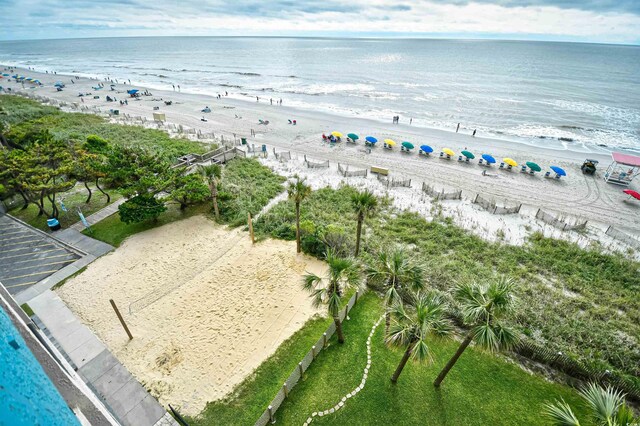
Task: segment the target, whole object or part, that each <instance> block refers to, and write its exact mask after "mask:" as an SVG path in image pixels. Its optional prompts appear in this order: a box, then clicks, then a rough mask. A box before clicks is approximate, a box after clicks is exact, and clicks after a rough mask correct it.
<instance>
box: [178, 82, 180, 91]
mask: <svg viewBox="0 0 640 426" xmlns="http://www.w3.org/2000/svg"><path fill="white" fill-rule="evenodd" d="M179 91H180V85H179V84H178V92H179Z"/></svg>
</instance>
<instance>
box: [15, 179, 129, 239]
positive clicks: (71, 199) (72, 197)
mask: <svg viewBox="0 0 640 426" xmlns="http://www.w3.org/2000/svg"><path fill="white" fill-rule="evenodd" d="M101 187H102V185H101ZM89 188H91V190H92V191H93V196H92V197H91V201H90V202H89V203H88V204H87V203H86V200H87V194H88V192H87V190H86V188H85V187H84V185H83V184H82V183H80V182H78V183H77V184H76V186H75V187H74V188H73V189H72V190H70V191H68V192H65V193H62V194H58V195H57V197H56V200H57V201H58V203H57V205H58V209H60V203H59V201H60V199H63V201H64V205H65V206H66V207H67V211H66V212H63V211H62V210H60V216H59V217H58V220H59V221H60V225H62V227H63V228H68V227H69V226H71V225H73V224H74V223H76V222H78V221H80V217H79V216H78V213H77V211H76V208H80V209H81V210H82V213H83V214H84V215H85V217H87V216H89V215H90V214H93V213H95V212H97V211H98V210H100V209H102V208H104V207H106V206H107V197H106V196H104V195H103V194H102V193H101V192H100V191H98V190H97V189H96V187H95V185H94V184H89ZM105 192H108V193H109V195H110V196H111V202H112V203H113V202H114V201H116V200H118V199H120V198H122V195H120V193H119V192H117V191H114V190H106V189H105ZM45 209H46V210H47V211H51V202H49V200H48V199H45ZM9 213H10V214H11V215H13V216H15V217H17V218H18V219H20V220H22V221H24V222H26V223H28V224H29V225H31V226H33V227H34V228H38V229H41V230H43V231H48V230H49V227H48V226H47V219H48V217H46V216H44V215H43V216H38V208H37V207H36V206H35V205H33V204H29V206H28V207H27V208H26V209H24V210H23V209H22V208H21V207H18V208H15V209H13V210H11V211H10V212H9Z"/></svg>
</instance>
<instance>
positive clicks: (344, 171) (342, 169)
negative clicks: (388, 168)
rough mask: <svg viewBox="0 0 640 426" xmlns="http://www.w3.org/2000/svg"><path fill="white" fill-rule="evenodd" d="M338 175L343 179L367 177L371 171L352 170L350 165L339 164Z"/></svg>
mask: <svg viewBox="0 0 640 426" xmlns="http://www.w3.org/2000/svg"><path fill="white" fill-rule="evenodd" d="M338 173H340V174H341V175H342V176H343V177H356V176H362V177H367V175H368V173H369V171H368V170H367V169H355V170H353V169H352V170H350V169H349V166H348V165H347V166H343V165H342V164H340V163H338Z"/></svg>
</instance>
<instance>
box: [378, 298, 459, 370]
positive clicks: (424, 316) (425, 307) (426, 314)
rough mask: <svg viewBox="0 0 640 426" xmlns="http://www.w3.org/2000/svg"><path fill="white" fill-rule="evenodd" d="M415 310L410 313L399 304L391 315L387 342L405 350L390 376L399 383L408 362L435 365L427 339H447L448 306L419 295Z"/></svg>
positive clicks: (414, 299) (442, 301)
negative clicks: (444, 337)
mask: <svg viewBox="0 0 640 426" xmlns="http://www.w3.org/2000/svg"><path fill="white" fill-rule="evenodd" d="M412 304H413V307H414V308H413V309H410V310H407V309H405V307H404V304H403V303H402V302H398V303H396V304H395V305H394V306H393V308H392V310H391V313H392V315H393V319H394V322H393V325H392V327H391V329H390V330H389V332H388V333H387V335H386V336H387V337H386V339H385V341H386V343H387V344H388V345H393V346H400V347H403V348H406V349H405V351H404V355H403V357H402V359H401V360H400V364H398V367H397V368H396V371H395V372H394V373H393V376H391V382H393V383H396V382H397V381H398V377H400V373H402V370H403V369H404V366H405V365H406V363H407V361H408V360H409V359H412V360H414V361H417V362H420V363H423V362H429V363H430V362H432V361H433V358H432V357H431V350H430V349H429V345H428V344H427V339H428V338H429V337H433V336H438V337H442V336H446V335H447V334H449V332H450V331H451V324H450V323H449V320H448V319H447V318H446V315H445V303H444V300H443V299H442V297H440V296H439V295H437V294H435V293H420V292H419V293H417V294H416V295H415V296H413V301H412Z"/></svg>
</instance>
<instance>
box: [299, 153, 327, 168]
mask: <svg viewBox="0 0 640 426" xmlns="http://www.w3.org/2000/svg"><path fill="white" fill-rule="evenodd" d="M304 164H305V165H306V166H307V168H309V169H328V168H329V160H327V161H311V160H309V159H308V158H307V154H305V155H304Z"/></svg>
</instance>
